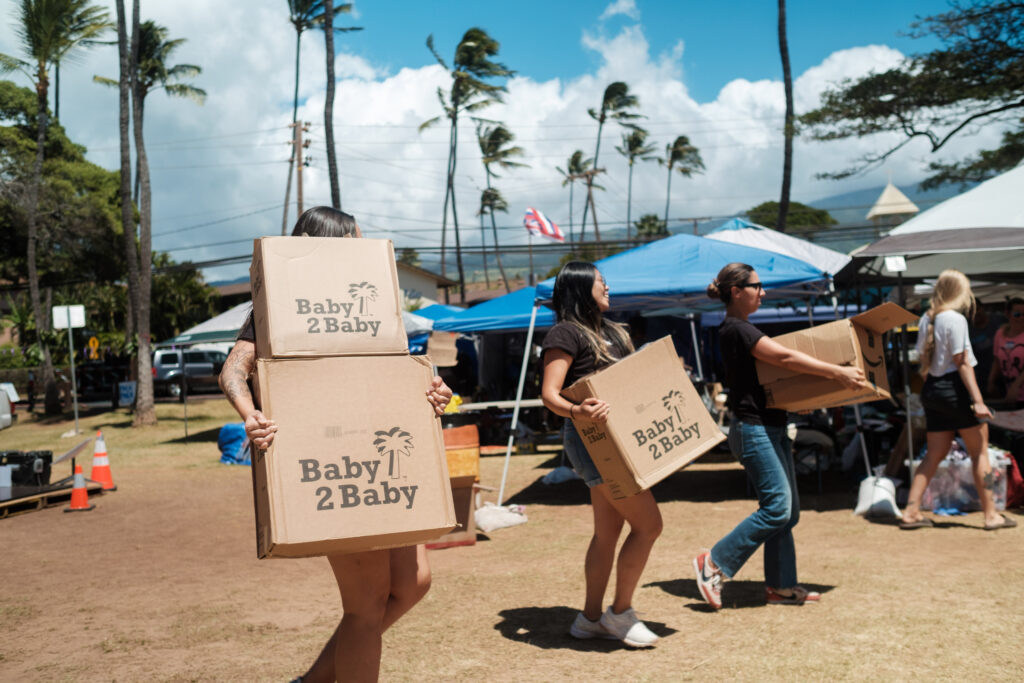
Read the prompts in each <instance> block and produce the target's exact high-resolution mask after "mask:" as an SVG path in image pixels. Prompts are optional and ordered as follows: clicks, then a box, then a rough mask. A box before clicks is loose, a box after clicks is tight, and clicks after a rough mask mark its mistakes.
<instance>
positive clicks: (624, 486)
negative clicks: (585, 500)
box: [562, 337, 725, 498]
mask: <svg viewBox="0 0 1024 683" xmlns="http://www.w3.org/2000/svg"><path fill="white" fill-rule="evenodd" d="M562 395H563V396H565V397H566V398H568V399H569V400H570V401H573V402H575V403H580V402H582V401H583V400H584V399H586V398H590V397H594V398H599V399H602V400H604V401H607V402H608V404H609V405H610V406H611V413H610V415H609V417H608V420H607V421H606V422H590V421H588V420H582V419H576V420H573V424H574V425H575V427H576V431H577V432H579V434H580V437H581V438H582V439H583V443H584V444H585V445H586V447H587V452H588V453H590V457H591V458H592V459H593V460H594V464H595V465H597V469H598V471H599V472H600V473H601V477H602V478H603V479H604V482H605V483H606V484H608V485H609V490H610V491H611V494H612V497H613V498H626V497H627V496H631V495H633V494H635V493H639V492H640V491H643V490H645V489H648V488H650V487H651V486H653V485H654V484H656V483H658V482H659V481H661V480H662V479H664V478H665V477H667V476H669V475H670V474H672V473H673V472H675V471H676V470H678V469H679V468H681V467H684V466H686V465H688V464H689V463H691V462H693V461H694V460H696V459H697V458H698V457H700V456H701V455H703V454H704V453H706V452H707V451H709V450H711V448H713V447H714V446H715V445H716V444H718V443H721V442H722V441H724V440H725V435H724V434H722V430H721V429H719V428H718V425H716V424H715V421H714V419H713V418H712V417H711V415H710V414H709V413H708V411H707V408H705V407H704V402H703V401H701V398H700V396H699V395H698V394H697V390H696V389H695V388H694V387H693V384H692V383H691V382H690V379H689V377H687V376H686V371H685V370H684V369H683V366H682V364H681V363H680V362H679V357H678V356H677V355H676V350H675V346H673V344H672V338H671V337H663V338H662V339H659V340H658V341H656V342H652V343H651V344H648V345H647V346H645V347H644V348H643V349H641V350H640V351H637V352H636V353H634V354H632V355H630V356H627V357H626V358H623V359H622V360H620V361H619V362H617V363H615V364H613V365H610V366H608V367H606V368H603V369H601V370H598V371H597V372H594V373H591V374H589V375H587V376H586V377H583V378H581V379H579V380H578V381H576V382H574V383H573V384H572V386H569V387H567V388H566V389H564V390H563V391H562Z"/></svg>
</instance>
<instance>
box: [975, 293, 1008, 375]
mask: <svg viewBox="0 0 1024 683" xmlns="http://www.w3.org/2000/svg"><path fill="white" fill-rule="evenodd" d="M1002 308H1003V307H1002V305H1000V304H988V305H986V304H982V303H979V304H978V310H977V311H975V313H974V319H973V320H970V321H968V322H970V324H971V325H970V328H971V332H970V335H971V348H972V349H974V357H975V358H977V359H978V364H977V365H976V366H975V367H974V374H975V376H977V377H978V381H979V382H980V381H981V380H982V379H987V378H988V377H989V373H990V372H991V370H992V366H993V364H994V360H995V359H994V356H993V351H994V347H993V344H994V342H995V338H996V332H998V331H999V328H1000V327H1002V326H1003V325H1005V324H1006V318H1005V317H1004V316H1003V314H1002ZM986 391H988V389H986Z"/></svg>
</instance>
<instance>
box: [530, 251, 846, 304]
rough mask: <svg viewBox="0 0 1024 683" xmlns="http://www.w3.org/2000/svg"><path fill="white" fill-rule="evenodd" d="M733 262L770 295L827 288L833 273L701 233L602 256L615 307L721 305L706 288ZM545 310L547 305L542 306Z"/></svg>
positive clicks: (547, 293)
mask: <svg viewBox="0 0 1024 683" xmlns="http://www.w3.org/2000/svg"><path fill="white" fill-rule="evenodd" d="M733 261H741V262H743V263H748V264H750V265H751V266H753V267H754V269H755V270H756V271H757V273H758V275H759V276H760V277H761V281H762V282H763V283H764V286H765V289H766V290H769V291H768V295H767V297H768V298H782V299H785V298H799V299H803V298H806V297H808V296H810V295H813V294H817V293H820V292H822V291H824V290H825V289H826V288H827V286H828V276H827V275H826V274H825V273H824V272H822V271H821V270H820V269H818V268H816V267H815V266H812V265H811V264H809V263H805V262H803V261H800V260H797V259H795V258H791V257H789V256H784V255H782V254H776V253H774V252H770V251H766V250H764V249H757V248H754V247H747V246H742V245H738V244H729V243H726V242H720V241H718V240H710V239H706V238H703V237H697V236H696V235H674V236H672V237H668V238H666V239H663V240H657V241H655V242H650V243H648V244H645V245H643V246H641V247H637V248H635V249H630V250H629V251H624V252H622V253H620V254H615V255H614V256H609V257H608V258H606V259H602V260H600V261H598V262H597V263H596V264H595V265H597V267H598V268H599V269H600V270H601V273H602V275H604V279H605V282H607V283H608V288H609V290H610V299H611V310H613V311H630V310H644V309H651V308H662V307H667V306H688V307H691V308H693V309H694V310H700V309H711V308H720V307H721V302H720V301H711V300H710V299H708V297H707V295H706V294H705V293H704V291H705V289H706V288H707V286H708V284H709V283H710V282H711V281H712V280H713V279H714V278H715V276H716V275H718V271H719V270H721V269H722V266H724V265H726V264H727V263H731V262H733ZM554 284H555V278H549V279H547V280H545V281H544V282H542V283H540V284H539V285H537V297H538V298H540V299H542V300H545V301H546V300H549V299H550V298H551V290H552V288H553V287H554ZM542 310H543V309H542Z"/></svg>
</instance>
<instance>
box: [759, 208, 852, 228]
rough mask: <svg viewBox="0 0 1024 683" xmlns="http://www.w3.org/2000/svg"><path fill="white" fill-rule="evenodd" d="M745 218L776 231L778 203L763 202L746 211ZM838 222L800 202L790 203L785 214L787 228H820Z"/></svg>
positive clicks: (825, 213) (823, 210)
mask: <svg viewBox="0 0 1024 683" xmlns="http://www.w3.org/2000/svg"><path fill="white" fill-rule="evenodd" d="M747 218H749V219H750V221H751V222H752V223H757V224H758V225H763V226H765V227H766V228H772V229H776V228H777V225H778V220H779V203H778V202H763V203H761V204H758V205H757V206H755V207H754V208H752V209H749V210H748V211H747ZM838 222H839V221H837V220H836V219H835V218H833V217H832V214H830V213H829V212H828V211H826V210H825V209H815V208H814V207H813V206H807V205H806V204H801V203H800V202H790V203H789V212H788V213H787V214H786V226H787V227H789V228H801V227H806V228H809V227H815V228H821V227H826V226H829V225H836V224H837V223H838Z"/></svg>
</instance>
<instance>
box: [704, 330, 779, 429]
mask: <svg viewBox="0 0 1024 683" xmlns="http://www.w3.org/2000/svg"><path fill="white" fill-rule="evenodd" d="M764 336H765V334H764V332H762V331H761V330H759V329H757V328H756V327H754V326H753V325H752V324H750V323H749V322H747V321H746V320H742V319H740V318H734V317H732V316H731V315H727V316H725V319H724V320H723V321H722V324H721V325H719V326H718V340H719V343H720V344H721V348H722V362H723V363H724V364H725V386H726V388H728V389H729V410H731V411H732V413H733V415H735V416H737V417H739V418H741V419H742V420H743V421H744V422H749V423H751V424H763V425H767V426H769V427H785V426H786V411H785V410H775V409H774V408H768V407H767V403H768V401H767V398H766V397H765V394H764V387H762V386H761V382H760V381H759V380H758V378H757V365H756V364H755V363H754V354H753V353H752V351H753V349H754V344H756V343H757V342H758V340H759V339H761V337H764Z"/></svg>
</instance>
